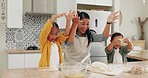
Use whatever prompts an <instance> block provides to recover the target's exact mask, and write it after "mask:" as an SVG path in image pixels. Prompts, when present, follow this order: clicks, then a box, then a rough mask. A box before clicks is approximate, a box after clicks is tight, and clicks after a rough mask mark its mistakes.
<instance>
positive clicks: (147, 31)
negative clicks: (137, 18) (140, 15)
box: [144, 0, 148, 49]
mask: <svg viewBox="0 0 148 78" xmlns="http://www.w3.org/2000/svg"><path fill="white" fill-rule="evenodd" d="M147 9H148V0H147V3H146V4H145V6H144V19H145V18H146V17H148V10H147ZM144 27H145V40H146V41H147V42H146V48H147V49H148V20H147V22H146V24H145V26H144Z"/></svg>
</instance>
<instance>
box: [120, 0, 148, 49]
mask: <svg viewBox="0 0 148 78" xmlns="http://www.w3.org/2000/svg"><path fill="white" fill-rule="evenodd" d="M120 7H121V13H122V21H121V25H120V28H119V29H120V32H122V33H123V34H124V35H125V37H128V38H130V39H131V38H132V36H133V35H137V36H138V39H139V38H140V35H141V34H140V26H139V23H138V17H141V19H142V20H144V19H145V17H146V16H147V17H148V11H147V9H148V1H147V2H146V4H145V6H143V3H142V0H121V4H120ZM144 27H145V30H144V31H145V40H146V48H147V49H148V36H147V33H148V21H147V23H146V24H145V26H144Z"/></svg>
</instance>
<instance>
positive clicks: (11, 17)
mask: <svg viewBox="0 0 148 78" xmlns="http://www.w3.org/2000/svg"><path fill="white" fill-rule="evenodd" d="M22 16H23V0H7V27H8V28H22Z"/></svg>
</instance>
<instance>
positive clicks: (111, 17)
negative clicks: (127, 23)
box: [107, 11, 119, 23]
mask: <svg viewBox="0 0 148 78" xmlns="http://www.w3.org/2000/svg"><path fill="white" fill-rule="evenodd" d="M118 13H119V12H118V11H117V12H112V13H111V14H110V15H109V16H108V18H107V22H108V23H113V22H115V20H116V19H119V15H117V14H118Z"/></svg>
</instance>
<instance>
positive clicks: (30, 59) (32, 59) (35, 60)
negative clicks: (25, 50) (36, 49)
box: [25, 53, 41, 68]
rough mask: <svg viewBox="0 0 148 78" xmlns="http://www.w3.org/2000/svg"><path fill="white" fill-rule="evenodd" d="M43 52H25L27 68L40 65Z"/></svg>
mask: <svg viewBox="0 0 148 78" xmlns="http://www.w3.org/2000/svg"><path fill="white" fill-rule="evenodd" d="M40 56H41V53H33V54H32V53H29V54H25V68H31V67H38V64H39V60H40Z"/></svg>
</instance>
